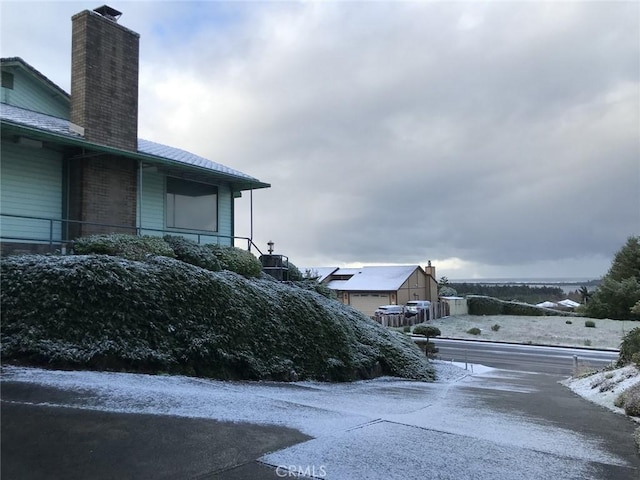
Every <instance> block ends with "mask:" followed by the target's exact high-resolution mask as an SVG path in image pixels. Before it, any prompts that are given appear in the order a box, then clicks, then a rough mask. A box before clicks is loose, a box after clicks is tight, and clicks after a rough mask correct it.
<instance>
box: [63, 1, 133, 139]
mask: <svg viewBox="0 0 640 480" xmlns="http://www.w3.org/2000/svg"><path fill="white" fill-rule="evenodd" d="M72 30H73V32H72V56H71V70H72V74H71V121H72V122H73V123H75V124H76V125H80V126H81V127H83V128H84V129H85V130H84V135H85V138H86V139H87V140H88V141H90V142H95V143H99V144H102V145H108V146H111V147H116V148H122V149H124V150H131V151H137V149H138V59H139V40H140V36H139V35H138V34H137V33H135V32H132V31H131V30H128V29H127V28H124V27H122V26H121V25H118V24H117V23H116V22H115V21H112V20H109V19H107V18H106V17H103V16H102V15H100V14H98V13H95V12H90V11H88V10H85V11H83V12H80V13H78V14H77V15H74V16H73V17H72Z"/></svg>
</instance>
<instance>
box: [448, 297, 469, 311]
mask: <svg viewBox="0 0 640 480" xmlns="http://www.w3.org/2000/svg"><path fill="white" fill-rule="evenodd" d="M442 302H444V303H447V304H448V305H449V309H448V314H449V315H467V314H468V313H469V309H468V307H467V299H466V298H453V297H442Z"/></svg>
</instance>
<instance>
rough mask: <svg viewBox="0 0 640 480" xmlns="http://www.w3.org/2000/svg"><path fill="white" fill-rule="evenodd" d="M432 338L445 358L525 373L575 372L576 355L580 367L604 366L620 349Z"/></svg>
mask: <svg viewBox="0 0 640 480" xmlns="http://www.w3.org/2000/svg"><path fill="white" fill-rule="evenodd" d="M414 338H415V337H414ZM431 340H432V341H433V343H435V344H436V346H437V347H438V349H439V353H438V355H439V358H440V359H441V360H453V361H455V362H469V363H476V364H482V365H486V366H488V367H494V368H501V369H505V370H517V371H521V372H536V373H549V374H557V375H571V374H572V373H573V372H574V361H575V360H574V356H576V357H577V359H578V365H579V366H580V367H603V366H606V365H609V364H610V363H611V362H615V361H616V360H617V358H618V352H617V351H605V350H590V349H582V348H568V347H543V346H537V345H514V344H504V343H492V342H478V341H468V340H448V339H442V338H436V339H431Z"/></svg>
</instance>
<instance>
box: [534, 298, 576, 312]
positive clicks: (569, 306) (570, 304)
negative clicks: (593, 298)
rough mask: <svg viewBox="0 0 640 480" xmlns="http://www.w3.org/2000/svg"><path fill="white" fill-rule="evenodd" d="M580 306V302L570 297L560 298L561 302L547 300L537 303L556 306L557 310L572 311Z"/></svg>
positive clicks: (541, 305) (537, 305)
mask: <svg viewBox="0 0 640 480" xmlns="http://www.w3.org/2000/svg"><path fill="white" fill-rule="evenodd" d="M579 306H580V304H579V303H578V302H574V301H573V300H571V299H569V298H567V299H565V300H560V301H559V302H550V301H546V302H542V303H537V304H536V307H543V308H554V309H556V310H568V311H571V312H572V311H574V310H575V309H576V308H577V307H579Z"/></svg>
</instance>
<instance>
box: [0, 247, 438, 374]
mask: <svg viewBox="0 0 640 480" xmlns="http://www.w3.org/2000/svg"><path fill="white" fill-rule="evenodd" d="M0 297H1V308H2V312H3V327H2V332H1V334H0V336H1V339H2V345H3V359H4V361H12V360H13V361H18V362H21V363H26V364H35V365H50V366H56V367H62V368H90V369H97V370H103V369H115V370H127V371H143V372H173V373H182V374H187V375H197V376H205V377H212V378H241V379H274V380H296V379H316V380H326V381H350V380H354V379H359V378H369V377H371V376H375V375H380V374H386V375H393V376H399V377H405V378H411V379H420V380H432V379H433V376H434V373H433V368H432V366H431V365H430V364H429V363H428V361H427V360H426V359H425V358H424V357H423V355H422V354H421V353H420V350H419V349H418V348H417V347H416V346H415V345H414V344H413V343H412V342H411V340H409V339H407V338H406V337H405V336H403V335H401V334H398V333H396V332H392V331H389V330H387V329H385V328H383V327H381V326H380V325H378V324H377V323H375V322H373V321H372V320H370V319H369V318H368V317H366V316H364V315H362V314H361V313H359V312H357V311H356V310H354V309H352V308H350V307H348V306H344V305H342V304H341V303H339V302H337V301H335V300H332V299H330V298H327V297H325V296H323V295H321V294H319V293H317V292H315V291H312V290H309V289H307V288H301V287H299V286H296V285H293V284H283V283H279V282H274V281H270V280H265V279H256V278H253V279H246V278H245V277H243V276H240V275H238V274H235V273H233V272H229V271H220V272H212V271H209V270H205V269H203V268H200V267H197V266H194V265H189V264H187V263H184V262H181V261H179V260H175V259H172V258H167V257H159V256H156V257H148V258H147V259H146V261H135V260H126V259H123V258H120V257H113V256H106V255H77V256H39V255H25V256H13V257H6V258H3V259H2V271H1V291H0Z"/></svg>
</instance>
